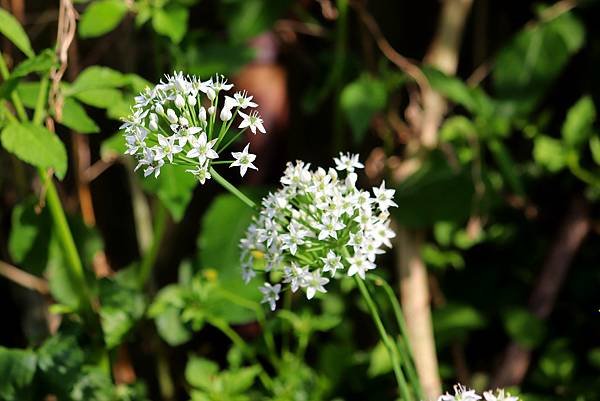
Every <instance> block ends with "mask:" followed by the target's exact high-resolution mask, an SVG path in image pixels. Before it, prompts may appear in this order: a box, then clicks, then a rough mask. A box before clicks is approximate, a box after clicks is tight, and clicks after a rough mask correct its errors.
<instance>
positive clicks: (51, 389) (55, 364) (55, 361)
mask: <svg viewBox="0 0 600 401" xmlns="http://www.w3.org/2000/svg"><path fill="white" fill-rule="evenodd" d="M37 355H38V368H39V372H40V376H41V377H40V378H41V379H42V381H43V383H44V389H45V390H46V391H48V393H54V394H57V395H64V397H60V399H69V398H67V397H66V395H67V394H68V393H69V392H70V391H71V389H72V387H73V385H74V384H75V382H76V381H77V378H78V375H79V373H80V372H81V369H82V367H83V363H84V360H85V354H84V352H83V350H82V349H81V347H80V346H79V344H78V342H77V339H76V338H75V337H74V336H72V335H66V334H62V333H59V334H56V335H54V336H52V337H50V338H49V339H48V340H46V341H45V342H44V344H42V346H41V347H40V348H39V349H38V350H37Z"/></svg>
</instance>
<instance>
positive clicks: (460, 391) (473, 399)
mask: <svg viewBox="0 0 600 401" xmlns="http://www.w3.org/2000/svg"><path fill="white" fill-rule="evenodd" d="M480 399H481V396H479V395H477V393H475V390H471V389H468V388H466V387H465V386H463V385H462V384H457V385H455V386H454V395H450V394H448V393H446V394H443V395H441V396H440V397H439V398H438V401H477V400H480Z"/></svg>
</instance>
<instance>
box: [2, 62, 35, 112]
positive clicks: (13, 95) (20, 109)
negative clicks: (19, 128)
mask: <svg viewBox="0 0 600 401" xmlns="http://www.w3.org/2000/svg"><path fill="white" fill-rule="evenodd" d="M0 75H1V76H2V79H4V80H5V81H6V80H7V79H8V77H9V76H10V72H9V71H8V66H7V65H6V61H5V60H4V55H1V54H0ZM10 99H11V100H12V103H13V106H15V110H16V112H17V115H18V116H19V119H20V120H21V121H22V122H26V121H28V117H27V112H26V111H25V107H23V102H21V98H20V97H19V95H18V93H16V92H13V93H11V94H10Z"/></svg>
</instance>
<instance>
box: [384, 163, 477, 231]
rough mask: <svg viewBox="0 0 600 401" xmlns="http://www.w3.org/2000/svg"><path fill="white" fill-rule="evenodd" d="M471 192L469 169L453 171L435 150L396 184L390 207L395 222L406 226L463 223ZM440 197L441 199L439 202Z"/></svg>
mask: <svg viewBox="0 0 600 401" xmlns="http://www.w3.org/2000/svg"><path fill="white" fill-rule="evenodd" d="M473 194H474V188H473V182H472V180H471V172H470V169H469V168H468V166H467V167H462V168H460V169H458V170H456V169H455V168H454V167H451V166H450V165H449V164H448V162H447V161H446V159H445V157H444V156H443V155H442V154H441V153H439V152H433V153H431V154H430V155H429V157H428V158H427V159H426V160H425V162H424V163H423V165H422V166H421V168H419V169H418V170H417V171H416V172H415V173H414V174H412V175H411V176H409V177H407V178H406V179H405V180H404V181H402V182H401V183H400V184H399V185H398V186H397V187H396V195H395V199H394V200H395V201H396V203H397V204H398V205H401V207H399V208H394V210H392V214H394V215H395V216H396V217H397V219H398V221H399V222H400V223H402V224H404V225H406V226H410V227H427V226H430V225H432V224H434V223H436V222H438V221H454V222H463V221H466V219H467V218H468V217H469V215H470V212H471V204H472V197H473ZM440 199H443V200H444V201H443V202H440Z"/></svg>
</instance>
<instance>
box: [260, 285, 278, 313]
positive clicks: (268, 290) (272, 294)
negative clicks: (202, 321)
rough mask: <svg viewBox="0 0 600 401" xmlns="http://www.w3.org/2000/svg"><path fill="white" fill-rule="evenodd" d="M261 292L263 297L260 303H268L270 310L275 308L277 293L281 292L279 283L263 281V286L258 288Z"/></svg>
mask: <svg viewBox="0 0 600 401" xmlns="http://www.w3.org/2000/svg"><path fill="white" fill-rule="evenodd" d="M258 289H259V290H260V292H262V294H263V299H262V301H260V303H268V304H269V306H270V307H271V310H272V311H274V310H275V303H276V302H277V301H278V300H279V293H280V292H281V284H275V285H271V283H265V285H264V286H262V287H259V288H258Z"/></svg>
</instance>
